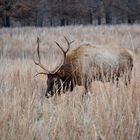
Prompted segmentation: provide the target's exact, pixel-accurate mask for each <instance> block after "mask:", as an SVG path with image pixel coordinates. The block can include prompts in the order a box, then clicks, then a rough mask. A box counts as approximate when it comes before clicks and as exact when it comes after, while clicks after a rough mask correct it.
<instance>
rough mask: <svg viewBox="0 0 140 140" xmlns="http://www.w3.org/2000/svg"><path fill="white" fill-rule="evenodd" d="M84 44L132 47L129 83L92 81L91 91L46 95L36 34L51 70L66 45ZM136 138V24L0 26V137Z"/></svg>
mask: <svg viewBox="0 0 140 140" xmlns="http://www.w3.org/2000/svg"><path fill="white" fill-rule="evenodd" d="M63 36H66V37H67V38H68V39H69V40H70V41H72V40H74V43H73V44H72V45H71V49H70V50H73V49H74V48H76V47H78V46H79V45H80V44H82V43H84V42H90V43H91V44H95V45H96V44H99V45H115V44H117V45H119V46H121V47H125V48H128V49H130V50H131V51H133V53H134V68H133V72H132V79H131V85H130V86H128V87H127V86H125V85H124V83H123V80H122V81H121V80H120V82H119V86H118V87H116V86H115V85H113V84H112V83H102V82H99V81H94V82H93V83H92V91H93V92H92V93H90V94H86V95H85V96H84V99H83V98H82V97H83V96H82V95H83V87H80V86H77V87H76V88H75V89H74V91H73V92H66V93H65V94H63V93H62V94H61V96H58V95H55V96H53V97H52V98H49V99H47V98H46V97H45V92H46V88H47V84H46V80H47V76H44V75H39V76H36V77H35V76H34V75H35V74H36V72H37V71H41V69H39V68H38V67H37V66H35V64H34V62H33V57H34V58H37V55H36V47H37V42H36V40H37V37H39V38H40V40H41V42H40V53H41V59H42V63H43V64H44V65H45V66H46V67H47V68H48V69H53V67H55V65H57V64H58V63H60V57H61V52H60V50H59V49H58V47H57V46H56V45H55V43H54V41H57V42H59V43H60V44H61V45H62V46H63V47H64V49H66V47H67V46H66V42H65V40H64V38H63ZM139 139H140V26H139V25H133V26H128V25H116V26H69V27H56V28H53V27H52V28H35V27H25V28H12V29H4V28H3V29H0V140H139Z"/></svg>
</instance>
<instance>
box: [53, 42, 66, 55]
mask: <svg viewBox="0 0 140 140" xmlns="http://www.w3.org/2000/svg"><path fill="white" fill-rule="evenodd" d="M55 43H56V45H57V46H58V47H59V48H60V49H61V51H62V52H63V53H64V56H66V52H65V51H64V50H63V48H62V47H61V46H60V44H59V43H57V42H56V41H55Z"/></svg>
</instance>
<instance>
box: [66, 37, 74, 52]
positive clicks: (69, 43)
mask: <svg viewBox="0 0 140 140" xmlns="http://www.w3.org/2000/svg"><path fill="white" fill-rule="evenodd" d="M64 38H65V40H66V42H67V44H68V48H67V51H66V53H67V52H68V51H69V49H70V45H71V44H72V43H73V42H74V40H73V41H71V42H69V41H68V39H67V38H66V37H65V36H64Z"/></svg>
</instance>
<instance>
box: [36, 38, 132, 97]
mask: <svg viewBox="0 0 140 140" xmlns="http://www.w3.org/2000/svg"><path fill="white" fill-rule="evenodd" d="M65 39H66V41H67V44H68V49H67V50H66V51H64V50H63V48H62V47H61V46H60V45H59V44H58V43H57V42H55V43H56V44H57V46H58V47H59V48H60V50H61V51H62V52H63V55H64V56H63V59H62V60H61V64H59V65H58V66H57V67H56V68H55V69H54V70H53V71H48V70H47V69H46V67H44V66H43V65H42V64H41V60H40V54H39V39H38V47H37V53H38V57H39V61H38V62H35V64H36V65H39V66H40V67H41V68H42V69H43V70H45V72H43V73H38V74H46V75H48V79H47V91H46V97H50V96H52V95H54V94H55V93H60V91H61V90H62V91H63V92H65V91H68V90H69V91H72V90H73V89H74V87H75V86H76V85H79V86H84V87H85V90H86V92H87V91H88V90H90V88H91V83H92V81H93V80H98V81H102V82H115V81H118V80H119V78H120V77H122V76H124V77H125V79H126V81H125V84H129V82H130V78H131V72H132V68H133V55H132V52H131V51H130V50H127V49H125V48H121V47H118V46H116V47H107V46H93V45H90V44H83V45H81V46H79V47H78V48H76V49H75V50H73V51H71V52H68V51H69V48H70V44H71V43H72V42H69V41H68V40H67V38H65ZM38 74H37V75H38Z"/></svg>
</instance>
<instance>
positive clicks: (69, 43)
mask: <svg viewBox="0 0 140 140" xmlns="http://www.w3.org/2000/svg"><path fill="white" fill-rule="evenodd" d="M64 38H65V40H66V42H67V45H68V48H67V50H66V51H64V49H63V48H62V47H61V46H60V44H59V43H58V42H56V41H55V43H56V45H57V46H58V47H59V48H60V50H61V51H62V52H63V55H64V57H63V59H62V61H61V63H60V65H58V66H57V67H56V68H55V70H53V71H51V73H55V72H56V71H58V70H59V69H60V67H61V66H62V65H63V64H64V62H65V59H66V54H67V52H68V51H69V49H70V45H71V44H72V43H73V42H74V41H71V42H69V41H68V39H67V38H66V37H65V36H64Z"/></svg>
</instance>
